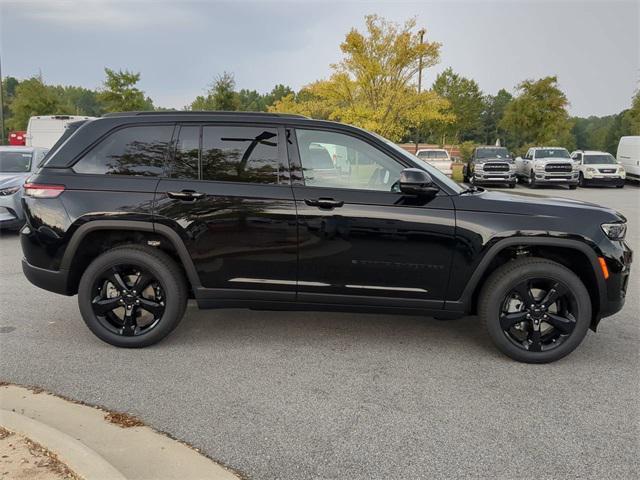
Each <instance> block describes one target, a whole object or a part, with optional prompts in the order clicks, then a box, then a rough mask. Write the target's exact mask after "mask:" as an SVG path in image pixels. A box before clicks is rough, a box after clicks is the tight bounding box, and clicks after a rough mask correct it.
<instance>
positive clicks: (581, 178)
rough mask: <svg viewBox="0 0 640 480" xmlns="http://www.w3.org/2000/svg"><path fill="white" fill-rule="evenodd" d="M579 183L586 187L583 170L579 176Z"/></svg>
mask: <svg viewBox="0 0 640 480" xmlns="http://www.w3.org/2000/svg"><path fill="white" fill-rule="evenodd" d="M578 185H580V186H581V187H585V182H584V175H583V174H582V172H580V175H579V176H578Z"/></svg>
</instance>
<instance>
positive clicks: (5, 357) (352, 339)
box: [0, 185, 640, 479]
mask: <svg viewBox="0 0 640 480" xmlns="http://www.w3.org/2000/svg"><path fill="white" fill-rule="evenodd" d="M509 192H510V193H511V192H514V191H509ZM515 193H522V194H533V195H544V196H562V197H567V198H573V199H579V200H585V201H591V202H595V203H600V204H603V205H607V206H610V207H613V208H616V209H617V210H619V211H621V212H622V213H623V214H624V215H626V216H627V218H628V219H629V232H628V236H627V242H628V243H629V245H630V246H631V248H633V249H634V250H635V251H636V252H638V251H639V250H640V221H639V211H640V189H639V188H638V187H635V186H631V185H627V187H626V188H624V189H622V190H618V189H605V188H594V189H578V190H575V191H570V190H566V189H564V188H544V189H539V190H529V189H527V188H524V187H520V186H519V187H518V188H517V189H516V190H515ZM0 258H1V260H0V262H1V264H0V292H2V293H1V294H0V306H1V307H0V360H1V362H0V380H4V381H9V382H14V383H19V384H26V385H38V386H41V387H43V388H45V389H47V390H50V391H52V392H55V393H58V394H62V395H65V396H68V397H71V398H74V399H77V400H82V401H85V402H88V403H92V404H99V405H103V406H105V407H108V408H110V409H114V410H120V411H127V412H130V413H133V414H135V415H137V416H139V417H140V418H142V419H143V420H144V421H146V422H147V423H148V424H150V425H152V426H154V427H156V428H158V429H160V430H164V431H166V432H168V433H170V434H172V435H173V436H175V437H177V438H179V439H181V440H185V441H187V442H189V443H191V444H192V445H194V446H196V447H198V448H200V449H202V451H203V452H205V453H206V454H208V455H209V456H211V457H212V458H214V459H216V460H218V461H221V462H222V463H224V464H226V465H229V466H231V467H233V468H235V469H237V470H239V471H240V472H242V473H244V474H245V475H246V476H247V477H249V478H352V479H359V478H362V479H364V478H401V477H404V478H450V477H489V476H491V477H493V476H497V477H499V478H549V477H576V478H584V477H590V478H632V477H635V476H636V475H637V473H638V469H639V468H640V464H639V461H638V457H637V452H638V447H639V446H638V438H639V434H640V432H639V428H640V423H639V419H640V402H639V401H638V400H639V399H638V384H639V379H640V373H639V372H640V356H639V355H638V351H639V349H638V345H639V341H640V328H639V326H638V318H640V308H639V307H640V305H639V301H638V299H637V297H636V296H635V295H634V293H635V292H637V291H639V288H638V287H639V278H638V272H637V270H638V266H637V265H634V267H635V268H634V270H635V271H634V272H633V274H632V277H631V283H630V286H629V293H630V296H629V298H628V300H627V306H626V307H625V309H624V310H623V311H622V312H620V313H618V314H617V315H615V316H613V317H610V318H607V319H605V320H603V321H602V323H601V325H600V331H599V332H598V334H593V333H590V334H588V335H587V338H586V339H585V341H584V342H583V344H582V345H581V346H580V347H579V348H578V349H577V350H576V352H574V353H573V354H572V355H570V356H569V357H567V358H565V359H564V360H561V361H559V362H557V363H555V364H551V365H524V364H518V363H515V362H513V361H511V360H509V359H508V358H506V357H504V356H502V355H501V354H499V353H498V352H497V351H496V350H495V349H494V347H493V346H492V345H491V344H490V342H489V340H488V338H487V337H486V336H485V334H484V332H483V331H482V329H481V328H480V327H479V325H478V324H477V319H476V318H475V317H468V318H464V319H461V320H454V321H449V322H442V321H436V320H433V319H429V318H422V317H404V316H392V315H362V314H336V313H295V312H252V311H244V310H217V311H216V310H211V311H198V310H197V309H196V308H195V307H190V308H189V311H188V313H187V316H186V318H185V319H184V321H183V322H182V324H181V325H180V326H179V327H178V329H177V331H176V332H175V333H174V334H172V335H171V336H170V337H168V338H167V339H166V340H165V341H163V342H162V343H160V344H158V345H156V346H154V347H150V348H147V349H144V350H122V349H116V348H113V347H110V346H108V345H106V344H103V343H102V342H100V341H99V340H97V339H96V338H95V337H94V336H93V335H92V334H91V333H90V332H89V331H88V330H87V329H86V327H85V326H84V323H83V322H82V320H81V318H80V315H79V313H78V310H77V305H76V299H75V298H67V297H61V296H57V295H54V294H51V293H49V292H45V291H43V290H39V289H37V288H35V287H33V286H31V285H30V284H29V283H28V282H27V281H26V279H25V278H24V277H23V275H22V272H21V269H20V258H21V252H20V246H19V242H18V238H17V236H15V235H4V236H2V237H1V238H0ZM636 263H637V262H636Z"/></svg>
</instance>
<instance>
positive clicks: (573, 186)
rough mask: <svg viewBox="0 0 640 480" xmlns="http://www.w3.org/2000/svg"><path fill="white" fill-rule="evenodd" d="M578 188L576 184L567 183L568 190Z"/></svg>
mask: <svg viewBox="0 0 640 480" xmlns="http://www.w3.org/2000/svg"><path fill="white" fill-rule="evenodd" d="M576 188H578V185H569V190H575V189H576Z"/></svg>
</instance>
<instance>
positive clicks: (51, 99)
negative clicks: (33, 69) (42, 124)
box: [7, 77, 72, 130]
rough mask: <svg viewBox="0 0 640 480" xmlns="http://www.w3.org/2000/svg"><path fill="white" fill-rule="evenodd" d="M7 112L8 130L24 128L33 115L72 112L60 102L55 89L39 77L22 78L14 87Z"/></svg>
mask: <svg viewBox="0 0 640 480" xmlns="http://www.w3.org/2000/svg"><path fill="white" fill-rule="evenodd" d="M9 112H10V117H9V119H8V121H7V127H8V128H9V130H25V129H26V128H27V123H28V122H29V118H30V117H32V116H33V115H55V114H59V113H66V114H69V113H72V112H71V111H69V107H68V105H64V104H63V103H62V101H61V99H60V96H59V95H58V94H57V93H56V91H55V89H53V88H51V87H49V86H47V85H45V84H44V82H43V81H42V79H41V78H39V77H31V78H29V79H27V80H23V81H21V82H20V83H19V84H18V85H17V86H16V87H15V92H14V95H13V98H12V99H11V103H10V104H9Z"/></svg>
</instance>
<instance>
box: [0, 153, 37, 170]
mask: <svg viewBox="0 0 640 480" xmlns="http://www.w3.org/2000/svg"><path fill="white" fill-rule="evenodd" d="M32 156H33V153H31V152H29V151H27V152H25V151H13V152H12V151H8V150H5V151H0V172H2V173H22V172H28V171H30V170H31V158H32Z"/></svg>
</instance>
